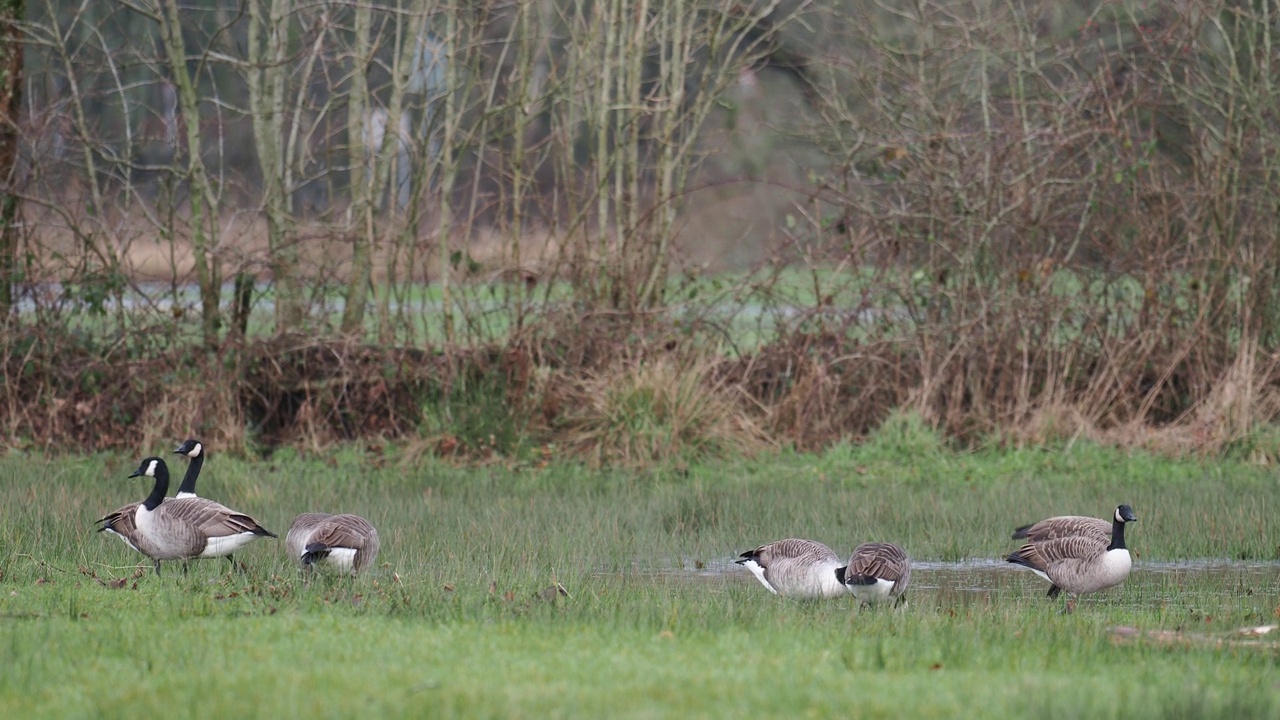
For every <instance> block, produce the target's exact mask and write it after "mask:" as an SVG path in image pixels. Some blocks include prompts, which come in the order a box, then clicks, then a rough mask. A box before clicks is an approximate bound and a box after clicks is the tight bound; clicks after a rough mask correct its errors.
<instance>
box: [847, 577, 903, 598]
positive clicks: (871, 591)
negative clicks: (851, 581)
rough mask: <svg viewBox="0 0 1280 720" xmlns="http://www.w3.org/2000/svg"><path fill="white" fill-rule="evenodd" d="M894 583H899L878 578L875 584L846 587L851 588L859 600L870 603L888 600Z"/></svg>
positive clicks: (850, 590)
mask: <svg viewBox="0 0 1280 720" xmlns="http://www.w3.org/2000/svg"><path fill="white" fill-rule="evenodd" d="M894 585H897V583H895V582H894V581H892V580H885V579H883V578H876V583H875V585H846V586H845V587H847V588H849V592H851V593H853V596H854V597H856V598H858V600H860V601H862V602H865V603H870V602H881V601H884V600H888V599H889V593H890V592H892V591H893V586H894Z"/></svg>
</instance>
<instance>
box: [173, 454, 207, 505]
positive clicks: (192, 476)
mask: <svg viewBox="0 0 1280 720" xmlns="http://www.w3.org/2000/svg"><path fill="white" fill-rule="evenodd" d="M203 465H204V451H203V450H201V451H200V454H199V455H197V456H195V457H193V458H191V462H190V463H189V464H188V465H187V473H186V474H185V475H183V476H182V484H181V485H179V486H178V492H180V493H191V494H192V495H195V494H196V478H198V477H200V468H201V466H203Z"/></svg>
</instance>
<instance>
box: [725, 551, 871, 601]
mask: <svg viewBox="0 0 1280 720" xmlns="http://www.w3.org/2000/svg"><path fill="white" fill-rule="evenodd" d="M734 562H736V563H737V564H739V565H742V566H744V567H746V568H747V569H748V570H750V571H751V572H752V573H753V574H754V575H755V576H756V577H757V578H759V580H760V582H761V583H763V584H764V586H765V587H766V588H769V592H771V593H773V594H775V595H786V596H789V597H798V598H833V597H840V596H842V595H845V594H847V593H848V591H847V590H846V589H845V586H844V573H843V571H844V563H842V562H840V558H839V557H838V556H837V555H836V554H835V552H833V551H832V550H831V548H829V547H827V546H826V545H823V544H822V543H820V542H815V541H813V540H800V539H797V538H790V539H787V540H778V541H777V542H771V543H769V544H768V545H761V546H760V547H758V548H756V549H755V550H748V551H747V552H744V553H742V555H740V556H739V558H738V559H737V560H735V561H734Z"/></svg>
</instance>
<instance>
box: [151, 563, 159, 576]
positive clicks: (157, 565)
mask: <svg viewBox="0 0 1280 720" xmlns="http://www.w3.org/2000/svg"><path fill="white" fill-rule="evenodd" d="M152 562H154V563H155V565H156V577H160V561H159V560H153V561H152Z"/></svg>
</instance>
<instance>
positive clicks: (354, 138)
mask: <svg viewBox="0 0 1280 720" xmlns="http://www.w3.org/2000/svg"><path fill="white" fill-rule="evenodd" d="M354 14H355V47H354V51H353V53H352V59H351V60H352V62H351V64H352V66H353V70H352V73H351V95H350V96H348V98H347V128H348V137H349V138H350V140H349V141H348V145H349V146H350V147H351V168H352V169H351V176H352V179H351V189H352V194H351V205H352V208H353V209H354V210H355V218H356V219H357V224H358V227H359V229H358V230H357V231H356V232H355V233H353V235H354V236H355V237H354V243H355V246H354V247H353V248H352V254H351V276H350V277H349V278H347V295H346V305H345V306H344V307H343V309H342V332H343V333H346V334H348V335H355V334H357V333H359V332H361V331H362V329H363V328H364V306H365V302H366V301H367V300H368V298H369V280H370V274H371V273H372V271H373V248H372V247H371V246H372V245H373V242H374V238H375V237H377V232H376V231H375V229H374V227H373V212H374V205H375V203H376V197H377V196H376V195H375V188H374V187H373V186H374V185H375V184H376V178H377V176H376V175H374V176H373V177H368V176H367V175H364V176H361V175H358V174H357V173H367V172H368V171H367V170H365V168H368V167H369V163H370V155H371V154H372V153H373V152H376V151H375V150H374V149H373V148H368V147H365V142H364V141H365V138H366V137H367V136H368V134H369V133H368V130H367V129H366V128H365V126H366V124H367V122H368V119H369V118H368V115H369V113H368V109H367V108H368V106H367V101H368V99H369V86H368V83H367V78H366V77H365V67H366V64H367V63H368V62H369V54H370V48H369V42H370V40H369V29H370V26H371V24H372V22H373V18H372V15H373V11H372V10H371V9H370V8H369V6H367V5H359V6H357V7H356V8H355V10H354ZM357 178H359V179H357Z"/></svg>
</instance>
